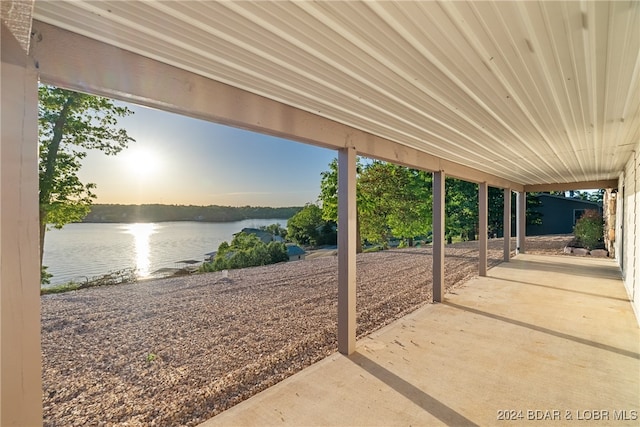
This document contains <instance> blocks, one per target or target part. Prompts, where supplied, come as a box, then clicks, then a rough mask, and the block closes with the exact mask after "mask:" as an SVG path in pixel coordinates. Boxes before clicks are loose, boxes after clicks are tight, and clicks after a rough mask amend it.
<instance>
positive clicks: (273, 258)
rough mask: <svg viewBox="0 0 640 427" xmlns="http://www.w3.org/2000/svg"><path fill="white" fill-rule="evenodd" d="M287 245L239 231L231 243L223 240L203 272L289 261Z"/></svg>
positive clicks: (204, 266)
mask: <svg viewBox="0 0 640 427" xmlns="http://www.w3.org/2000/svg"><path fill="white" fill-rule="evenodd" d="M288 259H289V257H288V255H287V247H286V245H285V244H284V243H281V242H269V244H265V243H264V242H263V241H262V240H260V238H258V236H256V235H255V234H247V233H238V234H236V235H235V236H234V237H233V240H232V241H231V244H229V243H227V242H222V243H221V244H220V246H218V252H217V253H216V256H215V258H214V259H213V262H210V263H204V264H202V266H201V267H200V270H199V271H201V272H209V271H220V270H227V269H236V268H246V267H255V266H259V265H267V264H274V263H277V262H282V261H287V260H288Z"/></svg>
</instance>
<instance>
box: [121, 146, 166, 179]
mask: <svg viewBox="0 0 640 427" xmlns="http://www.w3.org/2000/svg"><path fill="white" fill-rule="evenodd" d="M123 160H124V161H125V162H126V167H127V170H128V171H129V172H130V173H131V174H133V175H134V176H136V177H137V178H139V179H146V178H152V177H153V176H154V175H155V174H157V173H158V171H159V170H160V168H161V163H162V160H161V159H160V156H158V154H157V153H156V152H154V151H153V150H149V149H145V148H132V149H130V150H127V152H125V153H124V155H123Z"/></svg>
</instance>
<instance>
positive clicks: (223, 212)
mask: <svg viewBox="0 0 640 427" xmlns="http://www.w3.org/2000/svg"><path fill="white" fill-rule="evenodd" d="M301 209H302V206H290V207H277V208H275V207H267V206H241V207H235V206H219V205H210V206H194V205H162V204H143V205H120V204H94V205H92V206H91V211H90V212H89V214H88V215H87V216H86V217H85V218H84V219H83V220H82V221H81V223H107V224H114V223H125V224H131V223H138V222H175V221H195V222H235V221H243V220H248V219H249V220H250V219H271V218H278V219H283V220H286V219H289V218H291V217H292V216H294V215H295V214H296V213H298V212H299V211H300V210H301Z"/></svg>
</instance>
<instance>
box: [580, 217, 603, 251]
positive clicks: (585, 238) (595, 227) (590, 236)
mask: <svg viewBox="0 0 640 427" xmlns="http://www.w3.org/2000/svg"><path fill="white" fill-rule="evenodd" d="M573 234H574V235H575V236H576V240H577V241H578V243H580V244H581V245H582V246H584V247H585V248H587V249H589V250H591V249H594V248H595V247H596V246H598V244H599V243H601V242H603V241H604V222H603V220H602V215H600V214H599V213H598V211H595V210H588V211H586V212H585V213H584V214H583V215H582V216H581V217H580V219H579V220H578V221H576V225H575V227H574V228H573Z"/></svg>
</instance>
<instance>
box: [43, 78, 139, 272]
mask: <svg viewBox="0 0 640 427" xmlns="http://www.w3.org/2000/svg"><path fill="white" fill-rule="evenodd" d="M38 96H39V100H40V103H39V107H38V132H39V155H40V158H39V165H38V166H39V177H40V194H39V196H40V197H39V199H40V200H39V201H40V265H42V256H43V253H44V252H43V249H44V237H45V233H46V231H47V225H48V224H50V225H52V226H54V227H56V228H62V227H63V226H64V225H65V224H68V223H70V222H75V221H80V220H82V218H84V217H85V216H86V215H87V213H88V212H89V209H90V206H91V203H92V201H93V200H94V199H95V198H96V196H95V194H94V193H93V190H94V189H95V188H96V186H95V184H92V183H86V184H85V183H82V182H81V181H80V179H79V178H78V171H79V170H80V168H81V167H82V163H81V161H82V159H83V158H85V157H86V155H87V151H86V150H100V151H102V152H103V153H105V154H107V155H114V154H117V153H119V152H120V151H121V150H123V149H124V148H126V147H127V145H128V143H129V142H133V141H134V139H133V138H131V137H130V136H129V135H128V134H127V131H126V130H125V129H122V128H118V127H117V120H118V118H120V117H125V116H128V115H130V114H133V111H131V110H130V109H128V108H127V107H123V106H118V105H116V104H115V103H114V102H113V101H112V100H110V99H107V98H103V97H99V96H92V95H86V94H81V93H78V92H72V91H69V90H65V89H60V88H55V87H52V86H40V88H39V90H38Z"/></svg>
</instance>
